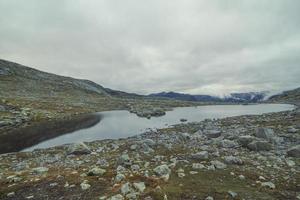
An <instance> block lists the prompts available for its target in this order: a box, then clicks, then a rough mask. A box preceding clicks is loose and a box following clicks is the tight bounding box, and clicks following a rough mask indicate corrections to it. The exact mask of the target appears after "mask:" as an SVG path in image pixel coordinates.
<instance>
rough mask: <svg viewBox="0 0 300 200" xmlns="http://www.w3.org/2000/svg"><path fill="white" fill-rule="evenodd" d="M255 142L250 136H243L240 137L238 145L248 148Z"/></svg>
mask: <svg viewBox="0 0 300 200" xmlns="http://www.w3.org/2000/svg"><path fill="white" fill-rule="evenodd" d="M253 140H254V137H252V136H250V135H243V136H239V137H238V143H239V144H241V145H242V146H243V147H247V145H248V144H249V143H251V142H252V141H253Z"/></svg>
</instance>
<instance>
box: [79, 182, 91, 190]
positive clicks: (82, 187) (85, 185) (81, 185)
mask: <svg viewBox="0 0 300 200" xmlns="http://www.w3.org/2000/svg"><path fill="white" fill-rule="evenodd" d="M80 187H81V189H82V190H88V189H90V187H91V185H90V184H88V183H87V181H86V180H85V181H83V183H81V184H80Z"/></svg>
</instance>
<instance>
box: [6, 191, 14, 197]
mask: <svg viewBox="0 0 300 200" xmlns="http://www.w3.org/2000/svg"><path fill="white" fill-rule="evenodd" d="M15 195H16V193H15V192H10V193H8V194H7V195H6V196H7V197H13V196H15Z"/></svg>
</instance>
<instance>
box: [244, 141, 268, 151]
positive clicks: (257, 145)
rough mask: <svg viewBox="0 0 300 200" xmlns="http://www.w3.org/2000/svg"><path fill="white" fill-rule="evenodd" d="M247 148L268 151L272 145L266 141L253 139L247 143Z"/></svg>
mask: <svg viewBox="0 0 300 200" xmlns="http://www.w3.org/2000/svg"><path fill="white" fill-rule="evenodd" d="M247 147H248V149H250V150H252V151H270V150H271V149H272V148H273V146H272V145H271V144H270V143H268V142H266V141H253V142H251V143H250V144H248V146H247Z"/></svg>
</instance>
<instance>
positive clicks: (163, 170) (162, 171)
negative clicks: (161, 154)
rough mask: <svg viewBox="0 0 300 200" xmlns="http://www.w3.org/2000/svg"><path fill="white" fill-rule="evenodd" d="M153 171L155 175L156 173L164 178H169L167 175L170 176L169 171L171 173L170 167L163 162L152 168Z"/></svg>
mask: <svg viewBox="0 0 300 200" xmlns="http://www.w3.org/2000/svg"><path fill="white" fill-rule="evenodd" d="M153 171H154V173H155V174H156V175H158V176H159V177H162V178H164V179H165V180H168V179H169V176H170V173H171V170H170V168H169V167H168V165H165V164H164V165H160V166H157V167H156V168H154V170H153Z"/></svg>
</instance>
